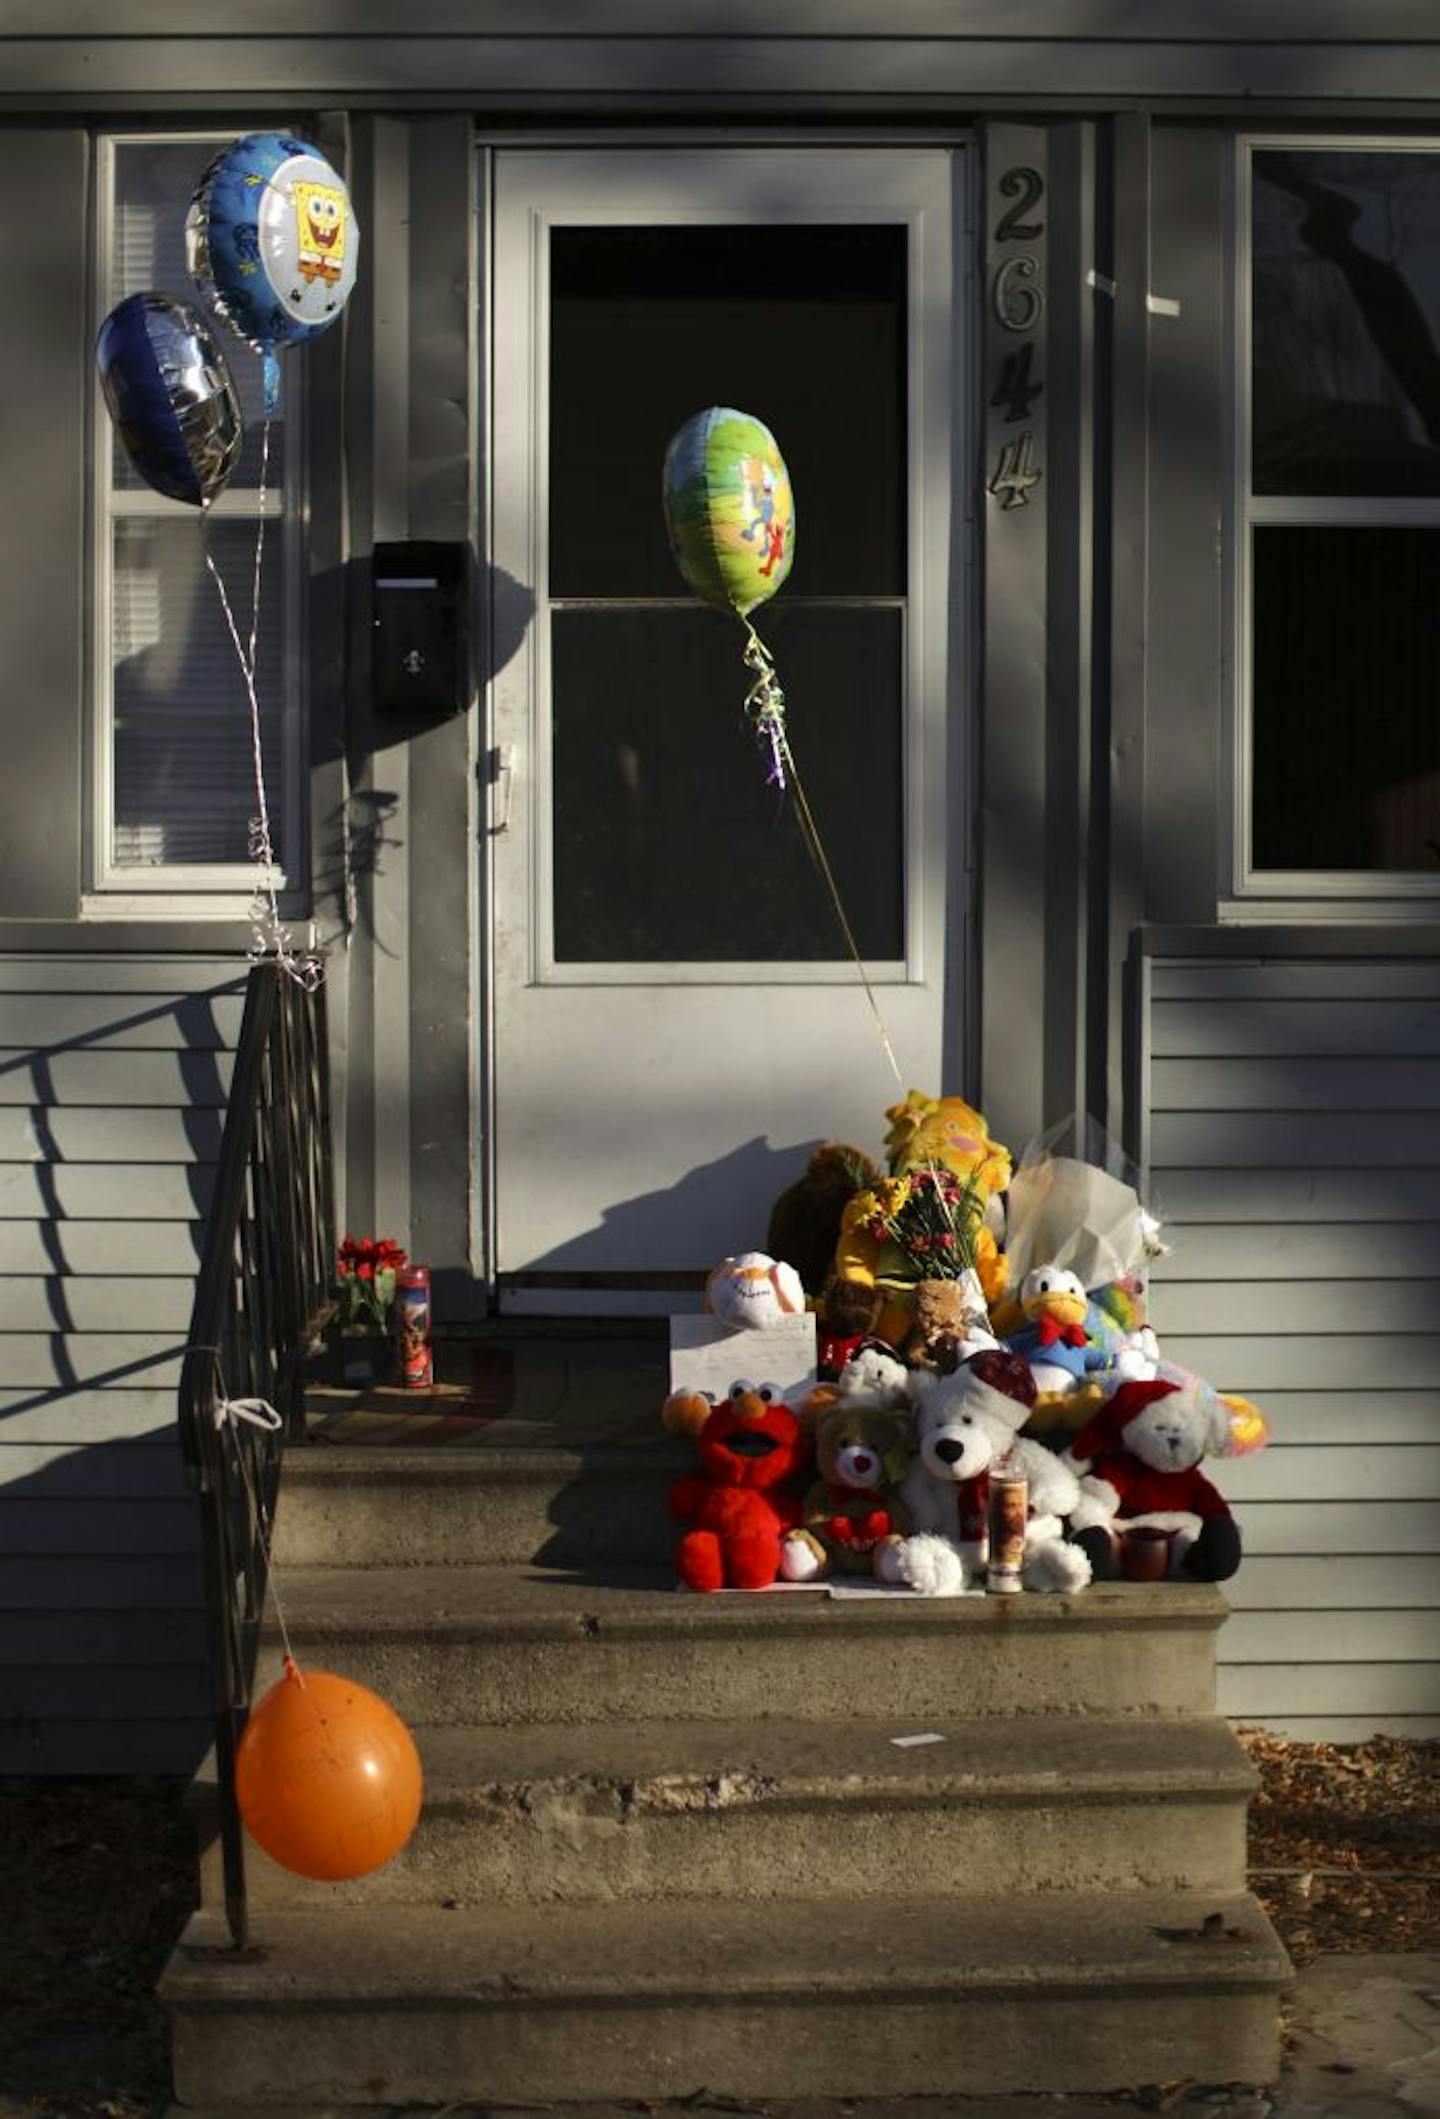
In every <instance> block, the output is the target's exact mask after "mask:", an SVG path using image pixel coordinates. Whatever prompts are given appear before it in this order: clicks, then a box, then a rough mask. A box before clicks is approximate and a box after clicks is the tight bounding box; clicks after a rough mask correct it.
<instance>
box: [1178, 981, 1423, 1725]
mask: <svg viewBox="0 0 1440 2119" xmlns="http://www.w3.org/2000/svg"><path fill="white" fill-rule="evenodd" d="M1149 991H1150V997H1151V998H1150V1004H1149V1011H1148V1017H1147V1023H1146V1059H1147V1062H1148V1064H1147V1065H1146V1067H1145V1068H1144V1070H1143V1072H1144V1078H1145V1079H1146V1081H1147V1086H1148V1096H1149V1110H1148V1114H1147V1124H1148V1138H1149V1150H1150V1164H1151V1169H1150V1181H1151V1190H1152V1195H1153V1198H1154V1201H1155V1203H1156V1207H1157V1211H1159V1212H1161V1213H1163V1214H1164V1216H1165V1217H1166V1221H1167V1233H1168V1235H1169V1237H1170V1239H1171V1241H1172V1242H1173V1244H1174V1246H1175V1249H1174V1252H1173V1254H1172V1255H1171V1256H1170V1257H1168V1258H1166V1259H1164V1260H1162V1261H1161V1262H1160V1264H1159V1266H1158V1267H1157V1270H1156V1274H1155V1285H1154V1288H1153V1300H1152V1315H1153V1318H1154V1322H1155V1326H1156V1330H1157V1331H1158V1333H1159V1335H1160V1339H1161V1345H1162V1350H1163V1352H1164V1354H1165V1355H1166V1356H1167V1357H1168V1358H1169V1359H1171V1360H1173V1361H1177V1362H1179V1363H1181V1364H1183V1365H1184V1366H1186V1367H1189V1368H1194V1369H1196V1370H1198V1371H1199V1372H1200V1373H1201V1374H1202V1375H1205V1376H1208V1377H1210V1378H1212V1379H1213V1380H1214V1381H1215V1382H1216V1383H1217V1384H1219V1385H1220V1386H1221V1388H1224V1389H1231V1390H1236V1391H1241V1392H1244V1393H1246V1394H1247V1395H1250V1396H1253V1397H1255V1398H1256V1399H1258V1400H1259V1402H1260V1404H1261V1405H1262V1407H1263V1408H1264V1410H1265V1412H1266V1414H1267V1416H1268V1418H1269V1419H1270V1422H1271V1433H1272V1435H1273V1437H1274V1440H1273V1442H1272V1444H1271V1446H1270V1447H1269V1448H1268V1449H1266V1450H1264V1451H1262V1452H1260V1453H1259V1454H1258V1455H1256V1456H1253V1457H1248V1458H1241V1459H1237V1460H1235V1461H1233V1462H1230V1463H1224V1464H1221V1465H1219V1466H1218V1467H1216V1468H1215V1471H1216V1483H1217V1484H1218V1485H1219V1486H1220V1487H1221V1489H1222V1490H1223V1491H1224V1492H1225V1494H1226V1495H1227V1496H1228V1497H1229V1499H1230V1500H1231V1501H1232V1503H1233V1504H1234V1505H1235V1508H1236V1512H1237V1514H1238V1516H1239V1518H1240V1521H1241V1525H1242V1530H1243V1533H1244V1538H1245V1546H1246V1555H1247V1557H1246V1560H1245V1563H1244V1565H1243V1566H1242V1567H1241V1570H1240V1573H1239V1575H1238V1576H1237V1578H1236V1579H1235V1581H1234V1582H1233V1583H1232V1584H1230V1585H1228V1587H1229V1592H1230V1598H1231V1603H1232V1607H1233V1610H1234V1614H1235V1615H1234V1616H1233V1617H1232V1619H1231V1621H1230V1623H1229V1624H1228V1625H1227V1627H1226V1628H1225V1630H1224V1632H1223V1634H1222V1636H1221V1642H1220V1657H1221V1669H1220V1703H1221V1707H1222V1711H1224V1712H1226V1713H1228V1714H1231V1715H1236V1716H1241V1717H1244V1718H1246V1719H1252V1720H1253V1719H1257V1718H1259V1719H1263V1721H1264V1723H1265V1724H1266V1725H1267V1726H1269V1727H1272V1728H1278V1729H1284V1730H1289V1731H1290V1732H1291V1733H1292V1734H1295V1735H1301V1734H1303V1733H1305V1732H1306V1731H1307V1730H1308V1731H1311V1732H1315V1733H1319V1732H1321V1731H1324V1732H1326V1733H1329V1734H1331V1735H1334V1736H1342V1735H1343V1736H1344V1737H1346V1738H1350V1739H1353V1738H1355V1737H1360V1736H1365V1735H1368V1734H1371V1733H1372V1732H1373V1731H1375V1730H1376V1729H1397V1730H1398V1729H1407V1730H1411V1731H1416V1730H1419V1729H1424V1728H1428V1727H1429V1726H1430V1724H1431V1723H1432V1722H1433V1721H1434V1720H1435V1718H1436V1717H1437V1716H1440V1624H1437V1620H1436V1611H1437V1609H1440V1389H1437V1384H1440V1168H1437V1164H1440V963H1437V962H1436V961H1434V960H1433V959H1431V960H1426V959H1424V958H1420V957H1415V958H1410V959H1406V960H1404V961H1388V962H1387V961H1383V960H1379V961H1376V960H1370V961H1364V962H1361V961H1350V960H1346V959H1343V958H1338V957H1337V958H1332V959H1328V960H1327V959H1314V958H1311V959H1307V960H1306V961H1304V962H1296V961H1292V962H1280V961H1268V962H1261V961H1246V960H1243V959H1237V960H1235V961H1227V962H1219V961H1215V960H1209V961H1205V962H1190V961H1177V960H1167V959H1157V960H1156V961H1154V962H1153V963H1152V965H1151V967H1150V981H1149Z"/></svg>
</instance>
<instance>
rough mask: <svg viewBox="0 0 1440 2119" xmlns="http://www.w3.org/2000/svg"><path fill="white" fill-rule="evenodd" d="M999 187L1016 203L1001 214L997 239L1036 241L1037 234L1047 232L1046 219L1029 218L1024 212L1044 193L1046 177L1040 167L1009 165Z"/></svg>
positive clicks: (997, 240)
mask: <svg viewBox="0 0 1440 2119" xmlns="http://www.w3.org/2000/svg"><path fill="white" fill-rule="evenodd" d="M1000 189H1001V190H1002V191H1003V192H1004V194H1005V196H1006V198H1007V199H1014V201H1015V204H1014V205H1013V206H1012V207H1011V208H1010V210H1009V211H1008V213H1003V214H1002V215H1001V216H1000V221H999V224H998V226H997V227H996V230H995V240H996V242H997V243H1033V242H1034V240H1035V238H1036V236H1037V235H1043V234H1044V232H1045V223H1044V222H1043V221H1027V220H1026V219H1025V218H1024V216H1025V215H1026V214H1027V213H1028V212H1029V211H1030V208H1031V207H1032V206H1034V205H1035V204H1036V203H1037V201H1038V200H1039V199H1041V198H1042V197H1043V196H1044V192H1045V179H1044V178H1043V177H1042V176H1041V174H1040V172H1039V170H1038V169H1007V170H1006V172H1005V174H1004V176H1002V177H1001V179H1000Z"/></svg>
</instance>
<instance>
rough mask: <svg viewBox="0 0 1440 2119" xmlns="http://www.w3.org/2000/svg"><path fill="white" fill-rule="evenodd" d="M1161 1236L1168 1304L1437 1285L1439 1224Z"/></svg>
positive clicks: (1324, 1225)
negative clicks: (1196, 1283)
mask: <svg viewBox="0 0 1440 2119" xmlns="http://www.w3.org/2000/svg"><path fill="white" fill-rule="evenodd" d="M1437 1191H1440V1187H1437ZM1165 1235H1166V1239H1167V1241H1169V1242H1170V1243H1173V1244H1174V1246H1175V1255H1174V1257H1173V1259H1171V1260H1170V1261H1169V1262H1168V1263H1167V1265H1166V1268H1165V1281H1164V1294H1165V1300H1166V1301H1167V1302H1168V1301H1169V1300H1170V1299H1171V1294H1172V1291H1173V1290H1175V1289H1177V1288H1179V1287H1182V1286H1183V1285H1184V1284H1185V1283H1186V1282H1187V1281H1191V1280H1200V1281H1205V1280H1228V1281H1236V1280H1239V1281H1247V1282H1251V1283H1253V1282H1255V1281H1265V1280H1317V1281H1342V1282H1345V1283H1346V1284H1347V1287H1348V1286H1350V1285H1353V1284H1354V1283H1355V1282H1356V1281H1364V1280H1404V1281H1415V1280H1421V1281H1424V1280H1440V1221H1409V1222H1406V1221H1396V1222H1368V1223H1367V1224H1366V1225H1365V1233H1364V1235H1363V1237H1357V1235H1356V1232H1355V1227H1354V1225H1353V1223H1344V1222H1250V1223H1245V1222H1221V1223H1214V1224H1211V1225H1208V1226H1207V1225H1206V1224H1204V1223H1201V1222H1194V1223H1189V1224H1186V1223H1180V1222H1174V1221H1172V1222H1169V1223H1167V1225H1166V1229H1165ZM3 1243H4V1225H3V1224H0V1250H3ZM93 1270H99V1269H98V1268H96V1269H93ZM1158 1293H1159V1290H1158V1289H1157V1294H1158ZM1347 1299H1348V1294H1347Z"/></svg>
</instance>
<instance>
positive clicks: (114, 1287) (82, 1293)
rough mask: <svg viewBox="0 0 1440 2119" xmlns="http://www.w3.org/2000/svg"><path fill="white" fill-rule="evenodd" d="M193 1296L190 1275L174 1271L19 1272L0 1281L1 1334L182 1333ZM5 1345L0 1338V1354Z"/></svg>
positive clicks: (192, 1284) (193, 1287) (186, 1323)
mask: <svg viewBox="0 0 1440 2119" xmlns="http://www.w3.org/2000/svg"><path fill="white" fill-rule="evenodd" d="M194 1295H195V1284H194V1280H193V1278H191V1279H184V1280H182V1279H180V1278H179V1277H178V1276H172V1277H170V1278H168V1279H167V1278H164V1277H162V1276H160V1275H153V1274H147V1275H145V1276H144V1277H139V1276H135V1275H130V1274H121V1273H115V1274H104V1275H95V1274H74V1273H51V1274H47V1275H45V1276H44V1277H43V1278H42V1277H40V1276H39V1275H34V1274H31V1275H17V1276H16V1277H15V1278H13V1279H10V1280H6V1281H0V1334H3V1333H5V1332H43V1331H64V1332H123V1331H126V1330H130V1331H141V1332H169V1333H172V1334H173V1333H176V1332H178V1333H180V1334H181V1335H182V1336H183V1335H184V1333H185V1331H186V1329H187V1328H188V1326H189V1323H190V1309H191V1305H192V1303H193V1301H194ZM4 1345H5V1341H4V1339H3V1337H0V1353H3V1349H4Z"/></svg>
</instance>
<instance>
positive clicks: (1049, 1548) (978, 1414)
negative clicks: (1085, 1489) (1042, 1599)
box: [877, 1348, 1090, 1597]
mask: <svg viewBox="0 0 1440 2119" xmlns="http://www.w3.org/2000/svg"><path fill="white" fill-rule="evenodd" d="M911 1390H912V1393H913V1394H914V1396H915V1439H916V1454H915V1456H914V1458H913V1460H912V1461H911V1464H910V1466H909V1469H908V1470H907V1472H906V1474H905V1477H904V1479H903V1481H902V1482H901V1486H900V1498H901V1499H902V1500H903V1501H904V1502H905V1504H906V1506H907V1507H908V1508H909V1510H910V1513H911V1517H912V1520H913V1521H914V1523H915V1526H916V1528H915V1531H914V1533H913V1534H912V1535H911V1536H910V1537H908V1538H906V1539H904V1540H903V1541H902V1542H901V1543H899V1544H897V1545H893V1546H889V1547H886V1548H884V1549H883V1550H882V1551H881V1552H880V1553H878V1554H877V1572H879V1573H880V1575H881V1578H882V1580H885V1581H889V1582H893V1583H896V1584H903V1585H904V1586H905V1587H906V1588H907V1589H915V1590H919V1591H920V1592H921V1593H922V1594H923V1595H925V1596H933V1597H953V1596H958V1595H959V1594H960V1592H961V1591H962V1590H963V1589H964V1588H965V1587H966V1586H967V1585H968V1584H971V1583H974V1582H975V1581H976V1580H977V1578H980V1577H982V1576H983V1572H984V1561H985V1544H984V1535H985V1511H986V1503H987V1498H988V1491H987V1490H988V1483H989V1482H988V1479H987V1478H986V1477H985V1476H984V1475H986V1474H988V1473H989V1472H990V1471H991V1470H992V1469H995V1468H997V1467H998V1466H999V1465H1000V1463H1001V1462H1002V1460H1003V1461H1004V1463H1005V1467H1006V1469H1007V1470H1012V1471H1018V1472H1023V1473H1024V1475H1025V1478H1026V1480H1027V1481H1028V1483H1029V1496H1028V1498H1029V1508H1030V1516H1029V1522H1028V1524H1027V1526H1026V1531H1025V1562H1024V1567H1023V1570H1022V1574H1021V1581H1022V1583H1023V1585H1024V1587H1025V1588H1026V1589H1035V1590H1075V1589H1083V1588H1084V1587H1085V1584H1086V1583H1087V1582H1088V1581H1089V1580H1090V1561H1089V1559H1088V1557H1087V1555H1086V1554H1085V1553H1084V1552H1083V1551H1082V1550H1081V1548H1080V1547H1079V1546H1078V1545H1072V1544H1069V1543H1067V1541H1066V1539H1065V1535H1064V1529H1065V1526H1064V1522H1063V1520H1062V1519H1063V1518H1064V1517H1066V1516H1068V1515H1069V1513H1070V1511H1071V1509H1072V1508H1073V1507H1074V1506H1075V1504H1076V1502H1077V1501H1078V1500H1079V1498H1080V1487H1079V1482H1078V1480H1077V1479H1076V1476H1075V1474H1074V1472H1073V1471H1072V1470H1071V1469H1070V1467H1069V1466H1068V1465H1066V1464H1062V1463H1061V1461H1060V1459H1059V1458H1058V1457H1057V1456H1055V1455H1054V1454H1053V1453H1052V1452H1051V1451H1050V1450H1048V1449H1046V1448H1045V1447H1044V1445H1043V1444H1042V1443H1039V1442H1033V1441H1031V1440H1029V1439H1028V1438H1027V1437H1025V1436H1022V1435H1021V1434H1020V1432H1019V1431H1020V1429H1021V1428H1022V1427H1023V1426H1024V1424H1025V1421H1026V1419H1027V1417H1028V1415H1029V1412H1030V1409H1031V1407H1032V1405H1033V1404H1034V1402H1035V1385H1034V1382H1033V1380H1032V1378H1031V1375H1030V1369H1029V1365H1028V1363H1026V1362H1025V1361H1023V1360H1022V1359H1021V1358H1020V1356H1019V1355H1017V1354H1011V1353H1007V1352H1006V1351H1005V1350H1004V1349H1003V1348H1002V1349H997V1350H994V1351H987V1352H982V1353H979V1354H977V1355H976V1356H975V1357H974V1358H973V1360H971V1361H969V1362H967V1363H966V1364H965V1365H964V1366H963V1367H962V1368H958V1369H957V1370H956V1371H955V1373H954V1375H952V1376H933V1377H932V1376H929V1375H926V1374H924V1373H923V1372H917V1373H916V1374H914V1375H913V1376H912V1378H911Z"/></svg>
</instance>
